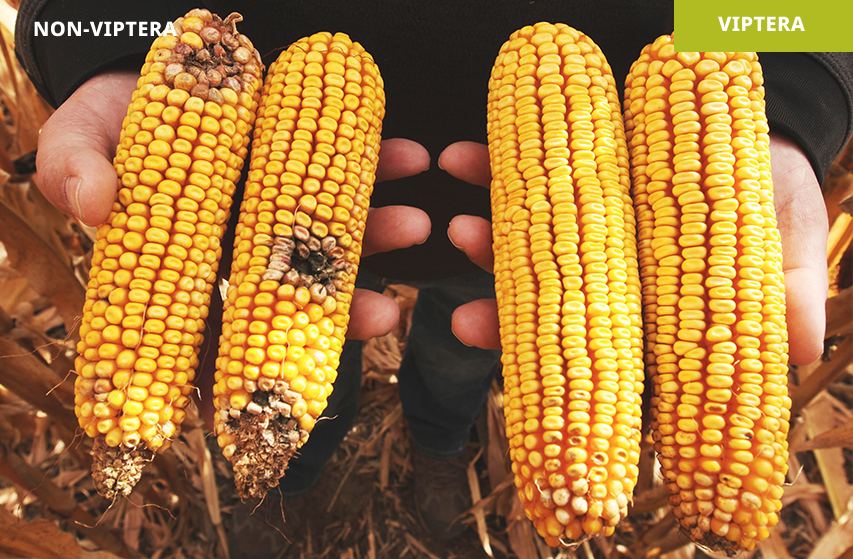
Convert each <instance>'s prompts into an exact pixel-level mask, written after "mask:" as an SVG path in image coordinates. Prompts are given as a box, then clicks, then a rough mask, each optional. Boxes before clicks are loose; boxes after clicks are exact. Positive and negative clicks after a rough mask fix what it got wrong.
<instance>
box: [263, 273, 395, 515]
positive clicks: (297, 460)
mask: <svg viewBox="0 0 853 559" xmlns="http://www.w3.org/2000/svg"><path fill="white" fill-rule="evenodd" d="M356 286H357V287H359V288H362V289H370V290H372V291H377V292H382V291H383V289H384V287H383V285H382V280H381V279H379V278H377V277H375V276H371V275H369V274H366V273H361V274H359V275H358V278H357V280H356ZM363 346H364V342H362V341H359V340H347V341H346V343H345V344H344V348H343V352H342V353H341V362H340V365H339V366H338V377H337V378H336V379H335V389H334V391H332V395H331V396H329V403H328V406H327V407H326V409H325V410H324V411H323V415H322V416H321V417H323V418H327V419H322V420H320V421H317V424H316V425H315V426H314V429H313V430H312V431H311V436H310V437H309V438H308V442H306V443H305V445H303V447H302V448H301V449H300V450H299V453H298V454H297V455H296V456H295V457H294V458H293V459H292V460H291V461H290V466H289V467H288V469H287V473H285V475H284V477H283V478H282V479H281V482H280V483H279V486H278V488H279V490H280V491H281V494H282V496H283V497H284V498H286V499H287V498H293V497H298V496H299V495H303V494H305V493H307V492H308V491H310V490H311V488H312V487H313V486H314V484H315V483H316V482H317V480H318V479H319V477H320V473H321V472H322V471H323V467H324V466H325V465H326V462H328V461H329V459H330V458H331V457H332V455H334V453H335V451H336V450H337V448H338V446H339V445H340V444H341V441H343V440H344V437H346V435H347V433H349V430H350V429H351V428H352V425H353V423H354V421H355V416H356V414H357V413H358V397H359V393H360V392H361V349H362V347H363ZM273 493H274V492H271V495H273Z"/></svg>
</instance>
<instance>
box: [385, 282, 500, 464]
mask: <svg viewBox="0 0 853 559" xmlns="http://www.w3.org/2000/svg"><path fill="white" fill-rule="evenodd" d="M494 282H495V280H494V276H493V275H491V274H488V273H486V272H478V273H475V274H470V275H467V276H461V277H456V278H448V279H444V280H439V281H431V282H425V283H423V284H418V285H416V287H418V288H419V292H418V300H417V302H416V303H415V308H414V311H413V314H412V327H411V331H410V334H409V339H408V343H407V345H406V350H405V353H404V354H403V360H402V363H401V364H400V371H399V375H398V376H399V379H400V399H401V401H402V404H403V413H404V414H405V416H406V419H407V420H408V422H409V429H410V432H411V435H412V441H413V443H414V445H415V447H416V448H417V449H418V450H419V451H420V452H422V453H424V454H426V455H428V456H432V457H434V458H454V457H456V456H458V455H459V454H461V452H462V451H463V450H464V449H465V446H466V445H467V444H468V440H469V438H470V433H471V427H472V426H473V425H474V422H475V421H476V420H477V416H478V414H479V412H480V407H481V406H482V404H483V402H484V400H485V398H486V395H487V394H488V391H489V386H490V385H491V383H492V380H493V379H494V374H495V367H496V365H497V363H498V361H499V360H500V355H501V352H500V351H499V350H483V349H479V348H475V347H467V346H465V345H464V344H463V343H461V342H460V341H459V340H458V339H456V336H454V335H453V332H452V331H451V328H450V321H451V316H452V315H453V311H454V310H456V308H457V307H459V306H460V305H463V304H465V303H469V302H471V301H474V300H476V299H486V298H494V296H495V283H494Z"/></svg>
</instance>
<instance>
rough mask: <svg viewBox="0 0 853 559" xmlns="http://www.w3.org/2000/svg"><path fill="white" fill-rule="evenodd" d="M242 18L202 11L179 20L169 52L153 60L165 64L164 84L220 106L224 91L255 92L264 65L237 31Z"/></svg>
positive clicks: (247, 40)
mask: <svg viewBox="0 0 853 559" xmlns="http://www.w3.org/2000/svg"><path fill="white" fill-rule="evenodd" d="M242 19H243V16H241V15H240V14H238V13H232V14H231V15H229V16H227V17H226V18H225V19H224V20H223V19H222V18H220V17H219V16H218V15H216V14H212V13H210V12H209V11H207V10H203V9H198V10H192V11H190V12H189V13H187V15H186V16H184V17H182V18H178V19H177V20H176V21H175V29H176V31H177V32H178V33H177V36H176V37H174V40H173V43H174V44H173V45H171V53H169V51H168V50H167V49H164V51H165V52H163V53H162V54H161V53H160V52H158V53H157V60H156V61H157V62H163V63H164V64H165V69H164V72H163V78H164V79H165V82H166V84H167V85H169V86H171V87H173V88H175V89H182V90H184V91H187V92H189V93H190V94H191V95H192V96H193V97H199V98H201V99H202V100H204V101H213V102H215V103H219V104H222V103H223V102H224V97H223V94H222V90H224V89H230V90H233V91H234V92H237V93H239V92H241V91H247V92H248V93H250V94H252V93H254V91H255V89H256V86H257V85H258V84H259V83H260V79H261V75H262V73H263V68H264V66H263V62H262V61H261V54H260V53H259V52H258V50H257V49H256V48H255V47H254V45H253V44H252V42H251V41H250V40H249V39H248V38H247V37H246V36H245V35H242V34H240V33H238V32H237V26H236V23H237V22H238V21H242Z"/></svg>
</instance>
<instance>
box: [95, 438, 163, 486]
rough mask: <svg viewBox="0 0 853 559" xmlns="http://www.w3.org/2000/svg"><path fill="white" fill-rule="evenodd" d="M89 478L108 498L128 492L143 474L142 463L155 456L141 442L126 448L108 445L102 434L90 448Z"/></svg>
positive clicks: (143, 465)
mask: <svg viewBox="0 0 853 559" xmlns="http://www.w3.org/2000/svg"><path fill="white" fill-rule="evenodd" d="M92 455H93V458H94V461H93V462H92V479H93V481H94V482H95V489H97V491H98V493H99V494H100V495H101V496H102V497H105V498H107V499H110V500H112V499H115V498H116V497H119V496H127V495H130V492H131V491H133V488H134V486H135V485H136V483H137V482H138V481H139V478H141V477H142V470H143V469H144V468H145V464H147V463H148V462H151V461H152V460H153V459H154V452H153V451H151V450H149V449H148V448H146V447H144V446H137V447H135V448H131V449H128V448H127V447H125V446H122V445H119V446H109V445H108V444H107V442H106V437H105V436H100V437H97V438H96V439H95V446H94V449H93V451H92Z"/></svg>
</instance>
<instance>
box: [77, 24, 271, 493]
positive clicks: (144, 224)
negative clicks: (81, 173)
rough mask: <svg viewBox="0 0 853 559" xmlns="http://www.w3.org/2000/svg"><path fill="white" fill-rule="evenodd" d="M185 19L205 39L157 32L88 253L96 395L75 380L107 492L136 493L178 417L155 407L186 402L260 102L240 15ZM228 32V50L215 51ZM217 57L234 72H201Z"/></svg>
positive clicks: (87, 373)
mask: <svg viewBox="0 0 853 559" xmlns="http://www.w3.org/2000/svg"><path fill="white" fill-rule="evenodd" d="M182 20H184V18H181V19H180V20H179V21H182ZM187 20H193V21H196V22H197V23H198V31H199V33H201V35H197V34H195V33H192V32H189V31H186V30H184V32H183V34H182V35H181V34H179V35H178V36H174V35H164V36H162V37H158V38H157V39H155V40H154V42H153V44H152V47H151V50H150V51H149V53H148V55H147V57H146V62H145V65H144V66H143V68H142V72H141V75H140V78H139V81H138V82H137V84H138V85H137V89H136V91H134V93H133V96H132V100H131V103H130V106H129V108H128V112H127V117H126V118H125V119H124V123H123V126H122V131H121V136H120V139H119V145H118V148H117V151H116V156H115V159H114V166H115V168H116V172H117V176H118V193H117V196H116V202H115V204H114V205H113V211H112V212H111V213H110V216H109V218H108V219H107V221H106V222H105V223H103V224H102V225H101V226H100V227H98V230H97V239H96V242H95V248H94V254H93V256H92V267H91V271H90V274H89V283H88V290H87V293H86V298H87V303H86V304H87V309H88V308H91V312H86V313H84V317H83V324H82V328H83V332H85V333H86V334H85V336H83V339H82V340H81V341H80V342H79V344H78V346H77V352H78V354H79V357H78V359H77V361H76V367H77V371H78V374H79V375H80V379H89V378H91V377H92V376H93V373H94V376H97V377H98V380H97V383H96V386H95V390H94V392H95V393H94V394H92V393H91V392H90V391H89V387H88V386H87V385H86V384H85V383H82V382H77V383H75V384H76V386H77V387H78V388H79V390H78V394H77V396H78V397H77V399H76V400H75V404H76V405H75V409H76V412H77V417H78V419H79V423H80V426H81V427H82V428H83V429H84V430H85V431H86V432H87V433H90V434H95V433H98V432H99V433H104V435H105V436H98V437H97V438H96V442H95V450H96V451H95V461H94V465H93V474H94V476H95V481H96V486H97V488H98V490H99V491H100V492H101V493H102V494H104V495H105V496H107V497H112V496H115V495H116V494H118V493H124V494H127V493H129V492H130V490H131V489H132V487H133V484H134V483H135V482H136V480H137V479H138V477H139V475H140V474H141V468H142V465H143V464H144V462H147V461H150V460H151V458H152V457H153V453H154V452H158V451H161V450H164V449H165V448H166V447H167V446H168V444H169V440H170V439H172V438H174V437H175V436H176V435H177V432H178V428H179V424H180V420H182V419H183V418H184V417H185V414H183V412H182V413H181V414H177V413H174V414H171V415H172V417H164V418H163V420H162V421H161V420H160V417H159V415H158V413H156V412H157V411H158V410H160V409H162V408H163V407H164V404H165V402H166V401H168V402H169V403H170V404H171V405H172V406H175V407H181V406H183V405H186V403H187V402H188V401H189V398H188V396H189V394H190V392H191V391H192V390H193V387H192V384H191V383H192V380H193V377H194V376H195V366H196V365H197V364H198V358H197V352H198V347H199V345H200V343H201V340H202V336H201V332H203V331H204V326H205V325H204V318H205V317H206V316H207V312H208V311H207V307H208V305H209V302H210V294H211V292H212V290H213V281H214V280H215V277H216V268H217V265H218V260H219V257H220V255H221V252H222V248H221V247H220V240H221V238H222V234H223V232H224V229H225V225H226V223H227V221H228V216H229V212H230V207H231V197H232V196H233V195H234V192H235V183H236V182H237V181H238V180H239V177H240V170H241V168H242V166H243V160H244V159H245V157H246V155H247V153H248V145H249V130H250V129H251V127H252V124H253V122H254V115H255V111H256V108H257V103H258V99H259V97H260V92H259V91H255V89H256V86H259V85H260V79H261V75H262V70H263V68H262V65H261V63H260V55H259V54H258V53H257V52H254V53H252V52H251V50H248V52H249V55H250V56H249V57H248V58H246V57H245V53H243V52H239V53H238V50H239V49H240V48H242V49H243V50H247V48H248V46H249V45H251V43H250V42H248V40H247V39H246V38H245V37H244V36H243V35H240V34H239V33H237V31H236V27H235V25H236V21H239V16H238V15H236V14H235V15H233V16H229V17H228V18H226V19H225V20H222V19H220V18H219V17H218V16H215V15H213V14H211V13H210V12H208V11H206V10H193V11H192V12H190V14H188V16H187ZM178 29H180V25H179V26H178ZM225 32H227V33H229V34H230V35H231V37H232V38H233V39H234V40H233V42H229V44H223V43H221V41H220V39H221V36H222V35H223V33H225ZM200 37H201V38H205V37H206V39H205V42H203V43H202V42H201V38H200ZM252 50H253V49H252ZM212 57H218V58H219V59H221V60H223V61H224V62H227V64H224V65H223V66H220V68H224V67H228V68H233V72H232V71H230V70H229V71H228V72H225V74H221V73H220V72H219V71H218V70H205V68H207V67H209V66H210V64H208V62H209V61H210V60H211V59H212ZM238 59H240V60H238ZM223 71H224V70H223ZM155 378H156V381H155ZM161 379H163V380H161ZM164 398H166V400H164ZM96 399H97V403H95V400H96ZM146 410H147V411H146ZM167 415H168V414H167ZM140 429H143V430H142V431H140ZM104 447H109V448H104ZM113 462H116V463H121V464H123V468H124V470H122V471H119V470H120V469H117V468H115V467H114V464H113Z"/></svg>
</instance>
